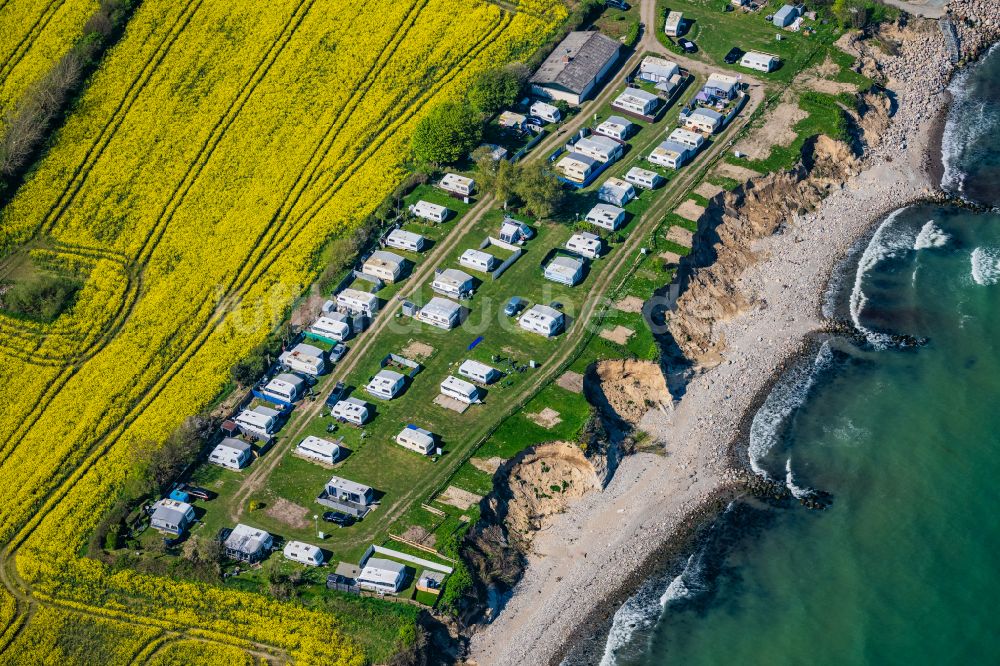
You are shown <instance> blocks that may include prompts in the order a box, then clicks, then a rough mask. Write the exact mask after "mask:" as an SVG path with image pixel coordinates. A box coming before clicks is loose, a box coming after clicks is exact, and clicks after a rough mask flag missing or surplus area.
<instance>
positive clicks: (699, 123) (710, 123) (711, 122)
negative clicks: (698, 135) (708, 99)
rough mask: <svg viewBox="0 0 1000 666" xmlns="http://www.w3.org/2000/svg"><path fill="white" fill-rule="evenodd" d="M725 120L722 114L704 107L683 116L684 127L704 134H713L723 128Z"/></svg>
mask: <svg viewBox="0 0 1000 666" xmlns="http://www.w3.org/2000/svg"><path fill="white" fill-rule="evenodd" d="M723 120H725V116H723V115H722V114H721V113H719V112H718V111H713V110H712V109H706V108H704V107H698V108H697V109H695V110H694V111H692V112H691V113H689V114H688V115H686V116H681V122H682V123H684V127H686V128H687V129H689V130H692V131H694V132H704V133H705V134H712V133H713V132H715V130H717V129H719V128H720V127H722V121H723Z"/></svg>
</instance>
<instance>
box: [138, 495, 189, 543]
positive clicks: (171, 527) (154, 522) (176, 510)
mask: <svg viewBox="0 0 1000 666" xmlns="http://www.w3.org/2000/svg"><path fill="white" fill-rule="evenodd" d="M194 521H195V515H194V507H193V506H191V505H190V504H188V503H187V502H178V501H177V500H172V499H161V500H160V501H159V502H157V503H156V504H154V505H153V513H152V514H151V515H150V518H149V524H150V525H151V526H152V527H153V529H155V530H157V531H159V532H164V533H166V534H173V535H175V536H180V535H181V534H184V532H186V531H187V528H188V527H189V526H190V525H191V523H193V522H194Z"/></svg>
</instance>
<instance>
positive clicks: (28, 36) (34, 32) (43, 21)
mask: <svg viewBox="0 0 1000 666" xmlns="http://www.w3.org/2000/svg"><path fill="white" fill-rule="evenodd" d="M6 4H7V3H4V4H3V5H0V10H2V9H3V8H4V6H6ZM64 4H66V0H52V1H51V2H49V4H47V5H46V6H45V9H43V10H42V13H41V14H40V15H39V16H38V18H37V19H35V22H34V23H32V24H31V27H30V28H29V29H28V31H27V32H26V33H25V34H24V37H22V38H21V41H20V42H18V43H17V44H16V45H15V46H14V51H13V52H12V53H11V54H9V55H8V56H7V57H6V58H4V60H3V65H2V66H0V81H2V80H4V79H6V78H7V77H8V76H10V75H11V73H12V72H13V71H14V70H15V69H16V68H17V66H18V65H19V64H21V61H22V60H24V56H25V55H27V54H28V52H29V51H31V45H32V44H33V43H34V42H35V40H36V39H37V38H38V35H39V34H40V33H41V32H42V31H43V30H45V28H46V27H47V26H48V25H49V21H51V20H52V17H53V16H55V15H56V13H57V12H58V11H59V10H60V9H62V6H63V5H64Z"/></svg>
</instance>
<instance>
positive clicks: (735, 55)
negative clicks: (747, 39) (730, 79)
mask: <svg viewBox="0 0 1000 666" xmlns="http://www.w3.org/2000/svg"><path fill="white" fill-rule="evenodd" d="M743 53H744V52H743V50H742V49H740V48H739V47H736V46H734V47H733V48H731V49H729V53H727V54H726V58H725V60H726V64H728V65H735V64H736V63H738V62H739V61H740V58H742V57H743Z"/></svg>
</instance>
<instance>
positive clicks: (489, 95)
mask: <svg viewBox="0 0 1000 666" xmlns="http://www.w3.org/2000/svg"><path fill="white" fill-rule="evenodd" d="M521 84H522V82H521V79H520V78H519V77H518V75H517V72H515V71H514V70H512V69H488V70H486V71H485V72H482V73H481V74H479V76H477V77H476V80H475V81H473V82H472V88H470V89H469V103H470V104H472V106H473V108H475V109H476V110H477V111H479V112H480V113H482V114H485V115H487V116H492V115H493V114H494V113H497V112H499V111H502V110H503V109H504V108H505V107H508V106H510V105H511V104H513V103H514V102H516V101H517V96H518V94H519V93H520V92H521Z"/></svg>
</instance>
